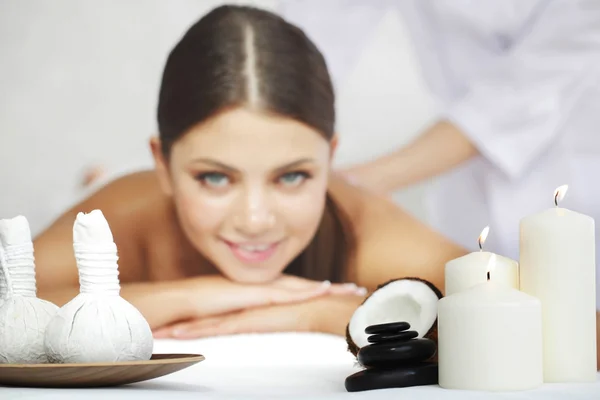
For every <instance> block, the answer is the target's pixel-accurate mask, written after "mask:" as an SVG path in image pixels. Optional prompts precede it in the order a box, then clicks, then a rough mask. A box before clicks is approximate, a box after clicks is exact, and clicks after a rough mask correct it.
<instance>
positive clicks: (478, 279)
mask: <svg viewBox="0 0 600 400" xmlns="http://www.w3.org/2000/svg"><path fill="white" fill-rule="evenodd" d="M488 233H489V227H487V226H486V227H485V228H484V229H483V231H482V232H481V235H479V240H478V242H479V248H480V249H481V250H482V251H478V252H473V253H469V254H467V255H464V256H462V257H459V258H456V259H454V260H450V261H448V262H447V263H446V267H445V290H444V294H445V295H446V296H449V295H451V294H454V293H458V292H461V291H463V290H465V289H468V288H470V287H473V286H475V285H478V284H480V283H484V282H485V281H486V280H487V278H486V272H487V270H486V268H487V265H488V262H489V260H490V257H491V256H492V254H494V253H490V252H488V251H483V244H484V243H485V240H486V238H487V235H488ZM494 283H496V284H498V285H505V286H508V287H511V288H514V289H518V288H519V263H518V262H516V261H515V260H511V259H510V258H507V257H503V256H499V255H496V267H495V271H494Z"/></svg>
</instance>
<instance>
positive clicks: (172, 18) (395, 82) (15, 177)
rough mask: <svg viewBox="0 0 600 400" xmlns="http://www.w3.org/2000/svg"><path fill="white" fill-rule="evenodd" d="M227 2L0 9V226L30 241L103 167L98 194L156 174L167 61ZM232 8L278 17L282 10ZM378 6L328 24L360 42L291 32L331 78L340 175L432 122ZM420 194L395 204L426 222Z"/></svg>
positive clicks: (263, 1) (392, 13)
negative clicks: (126, 177) (311, 45)
mask: <svg viewBox="0 0 600 400" xmlns="http://www.w3.org/2000/svg"><path fill="white" fill-rule="evenodd" d="M281 1H293V0H281ZM224 3H226V2H224V1H213V0H178V1H164V0H144V1H139V0H103V1H92V0H56V1H52V2H50V1H45V0H3V1H2V2H1V3H0V48H1V50H2V56H1V57H0V88H1V90H0V160H1V161H0V162H1V164H0V166H1V168H0V182H1V183H2V189H0V218H9V217H12V216H15V215H17V214H23V215H25V216H26V217H27V218H28V219H29V221H30V223H31V227H32V231H33V234H34V235H35V234H37V233H39V232H40V231H41V230H42V229H43V228H44V227H46V226H47V225H48V224H49V223H51V222H52V220H53V219H54V218H56V217H57V216H58V215H60V214H61V213H62V212H63V211H64V210H65V209H66V208H68V207H69V206H71V205H72V204H73V203H74V202H76V201H78V200H80V199H81V198H82V197H83V196H85V195H87V194H88V193H89V191H90V190H92V189H93V188H91V189H90V188H88V189H83V188H82V187H81V186H80V182H81V179H82V176H83V174H84V173H85V171H86V170H88V169H90V168H93V167H96V166H100V167H102V168H103V169H104V170H105V171H106V175H105V177H104V179H103V180H102V181H101V182H100V183H98V184H101V183H102V182H106V180H108V179H112V178H114V177H116V176H119V175H121V174H124V173H127V172H130V171H134V170H139V169H145V168H149V167H151V166H152V163H151V158H150V153H149V151H148V146H147V140H148V138H149V137H150V136H151V135H152V134H154V133H155V132H156V123H155V111H156V102H157V95H158V87H159V81H160V76H161V72H162V68H163V64H164V62H165V59H166V56H167V53H168V51H169V50H170V49H171V47H172V46H173V45H174V43H175V42H176V41H177V40H178V38H179V37H180V36H181V35H182V34H183V33H184V31H185V30H186V29H187V28H188V26H189V25H190V24H192V23H193V22H195V21H196V20H197V19H198V18H199V17H200V16H201V15H202V14H204V13H206V12H207V11H209V10H210V9H212V8H213V7H215V6H217V5H220V4H224ZM228 3H232V2H228ZM233 3H238V4H252V5H256V6H260V7H263V8H267V9H270V10H273V11H278V10H282V7H284V8H285V4H281V3H280V1H277V0H255V1H234V2H233ZM385 3H386V2H385V1H381V2H379V3H377V4H378V8H374V7H371V8H369V10H362V11H360V10H359V11H358V14H357V11H356V9H355V11H354V14H349V15H346V16H344V15H341V16H340V18H339V19H337V20H336V21H335V22H334V23H337V24H341V25H344V24H346V26H349V25H350V26H355V28H356V29H355V36H356V37H352V36H347V37H344V35H338V36H337V37H336V36H335V35H329V34H326V32H322V31H319V30H318V29H316V28H314V27H313V26H312V25H311V24H310V23H308V24H307V23H306V22H307V21H310V20H311V18H308V19H307V18H303V19H299V22H298V24H300V25H301V26H304V27H305V28H306V31H307V33H308V35H309V36H311V37H312V38H313V39H314V40H315V42H316V43H317V44H318V45H319V46H320V47H321V49H322V51H323V52H324V53H325V56H326V58H327V59H328V63H329V64H330V65H331V69H332V72H333V73H334V75H335V82H336V89H337V96H338V99H337V107H338V125H337V126H338V131H339V133H340V136H341V143H340V149H339V152H338V155H337V157H338V158H337V161H336V163H337V165H338V166H343V165H349V164H352V163H355V162H360V161H364V160H367V159H369V158H372V157H375V156H376V155H380V154H382V153H384V152H386V151H389V150H390V149H392V148H394V147H396V146H398V145H400V144H402V143H406V142H407V141H409V140H410V139H412V138H413V137H414V136H415V135H416V134H417V133H418V132H419V130H420V129H421V128H423V127H424V126H425V125H427V124H428V123H429V122H431V121H432V120H433V119H434V115H435V111H434V104H433V103H432V100H431V99H430V98H429V95H428V93H427V89H426V87H425V84H424V83H423V80H422V78H421V76H420V74H419V67H418V64H417V59H416V55H415V53H414V49H413V47H412V44H411V42H410V40H409V37H408V33H407V31H406V29H405V26H404V22H403V20H402V16H401V15H400V14H399V12H398V11H397V10H395V9H393V8H388V7H386V4H385ZM284 8H283V9H284ZM290 12H291V11H290ZM311 12H312V11H311ZM314 13H315V14H314V15H315V18H318V15H319V10H318V9H315V10H314ZM359 16H360V17H361V18H358V17H359ZM289 17H290V19H291V21H292V22H294V20H295V18H294V15H289ZM361 21H363V22H364V24H363V25H361V23H363V22H361ZM341 25H340V26H341ZM334 28H335V27H332V31H335V29H334ZM98 184H97V185H98ZM424 190H425V185H421V186H418V187H413V188H411V189H410V190H407V191H403V192H401V193H397V194H396V195H395V200H396V201H397V202H398V203H399V204H400V205H402V206H403V207H405V208H406V209H407V210H408V211H409V212H411V213H412V214H414V215H416V216H417V217H419V218H421V219H422V220H427V215H426V212H425V207H424V205H423V202H422V200H423V196H424Z"/></svg>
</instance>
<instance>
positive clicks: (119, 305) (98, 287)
mask: <svg viewBox="0 0 600 400" xmlns="http://www.w3.org/2000/svg"><path fill="white" fill-rule="evenodd" d="M73 248H74V251H75V258H76V260H77V268H78V270H79V286H80V293H79V294H78V295H77V296H76V297H75V298H74V299H73V300H71V301H70V302H69V303H67V304H65V305H64V306H63V307H62V308H61V309H60V310H59V312H58V313H57V314H56V316H55V317H54V318H53V319H52V321H51V322H50V324H49V325H48V328H47V329H46V340H45V347H46V354H47V355H48V358H49V359H50V361H51V362H55V363H94V362H118V361H139V360H149V359H150V357H151V356H152V350H153V344H154V342H153V337H152V331H151V329H150V326H149V324H148V322H147V321H146V319H145V318H144V317H143V316H142V314H141V313H140V312H139V311H138V310H137V308H135V307H134V306H133V305H132V304H130V303H129V302H127V301H126V300H125V299H123V298H122V297H121V296H120V289H121V288H120V285H119V278H118V275H119V270H118V265H117V260H118V257H117V247H116V245H115V243H114V241H113V236H112V232H111V230H110V227H109V225H108V222H107V221H106V219H105V218H104V215H103V214H102V212H101V211H100V210H94V211H92V212H91V213H89V214H84V213H79V214H78V215H77V219H76V221H75V224H74V226H73Z"/></svg>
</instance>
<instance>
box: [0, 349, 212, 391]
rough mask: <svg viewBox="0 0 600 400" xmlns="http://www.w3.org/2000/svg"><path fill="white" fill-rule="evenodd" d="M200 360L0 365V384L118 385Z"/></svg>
mask: <svg viewBox="0 0 600 400" xmlns="http://www.w3.org/2000/svg"><path fill="white" fill-rule="evenodd" d="M203 360H204V356H201V355H199V354H153V355H152V358H151V359H150V360H148V361H131V362H115V363H93V364H0V385H4V386H19V387H46V388H93V387H107V386H119V385H126V384H128V383H135V382H141V381H147V380H150V379H154V378H158V377H160V376H165V375H168V374H172V373H173V372H177V371H180V370H182V369H184V368H187V367H190V366H192V365H194V364H197V363H199V362H200V361H203ZM0 397H1V396H0Z"/></svg>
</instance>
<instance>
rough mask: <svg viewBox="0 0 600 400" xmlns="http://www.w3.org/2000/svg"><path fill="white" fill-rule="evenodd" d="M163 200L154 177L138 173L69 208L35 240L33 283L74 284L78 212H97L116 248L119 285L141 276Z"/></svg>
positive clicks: (162, 211)
mask: <svg viewBox="0 0 600 400" xmlns="http://www.w3.org/2000/svg"><path fill="white" fill-rule="evenodd" d="M167 207H168V201H167V198H166V196H164V195H163V194H162V193H161V191H160V187H159V184H158V181H157V179H156V178H155V177H154V173H153V172H150V171H148V172H138V173H134V174H130V175H126V176H123V177H121V178H118V179H115V180H114V181H112V182H110V183H108V184H106V185H105V186H104V187H102V188H100V189H99V190H98V191H96V192H95V193H93V194H92V195H91V196H89V197H88V198H86V199H85V200H83V201H82V202H80V203H78V204H76V205H75V206H73V207H71V208H70V209H69V210H67V211H66V212H65V213H63V214H62V215H61V216H60V217H59V218H57V219H56V220H55V221H54V223H52V224H51V225H50V226H49V227H48V228H47V229H45V230H44V231H43V232H42V233H40V234H39V235H38V236H37V237H36V238H35V240H34V246H35V249H36V266H37V271H38V277H39V279H38V283H39V285H40V286H41V287H44V286H46V285H51V284H53V285H59V286H60V285H63V284H64V285H73V284H76V283H77V279H78V278H77V269H76V268H75V265H74V263H75V260H74V258H73V250H72V249H73V247H72V246H73V224H74V222H75V219H76V217H77V214H78V213H79V212H86V213H87V212H91V211H92V210H96V209H98V210H101V211H102V213H103V214H104V216H105V218H106V220H107V221H108V223H109V225H110V228H111V231H112V233H113V237H114V241H115V243H116V244H117V247H118V249H119V259H120V261H119V265H120V274H121V277H122V278H123V281H129V280H135V279H136V278H137V277H138V276H140V274H142V273H143V271H142V269H143V268H144V266H143V260H144V251H143V249H144V246H145V243H147V241H148V240H149V237H148V236H149V235H152V229H150V228H151V226H158V225H159V223H158V220H160V219H164V218H165V216H166V215H167V211H166V210H167Z"/></svg>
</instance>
